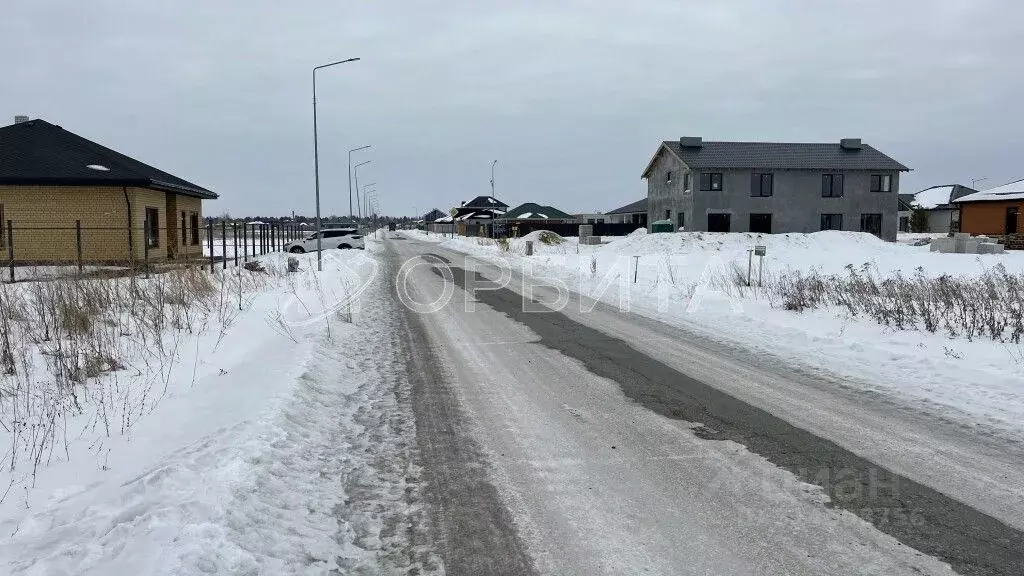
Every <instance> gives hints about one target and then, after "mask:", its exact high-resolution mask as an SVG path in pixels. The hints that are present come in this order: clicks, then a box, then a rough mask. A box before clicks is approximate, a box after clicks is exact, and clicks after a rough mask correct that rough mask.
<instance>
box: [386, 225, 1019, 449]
mask: <svg viewBox="0 0 1024 576" xmlns="http://www.w3.org/2000/svg"><path fill="white" fill-rule="evenodd" d="M405 234H407V235H409V236H410V237H413V238H416V239H417V240H421V241H432V242H439V243H443V246H444V247H445V248H449V249H452V250H456V251H460V252H463V253H465V254H468V255H471V256H473V257H475V258H478V259H480V260H482V261H485V262H490V263H500V262H505V263H507V264H509V265H510V266H511V267H512V268H513V269H514V270H516V271H520V272H524V271H525V274H524V276H530V277H533V278H535V279H537V278H540V279H543V282H548V283H551V282H554V283H558V282H563V283H564V284H565V285H566V286H567V287H568V288H569V289H571V290H573V291H577V292H579V293H581V294H584V295H588V296H594V297H596V298H597V299H600V300H602V301H605V302H607V303H609V304H612V305H618V306H620V307H622V306H628V308H629V309H630V310H631V311H633V312H635V313H639V314H642V315H645V316H649V317H652V318H657V319H660V320H662V321H665V322H668V323H670V324H673V325H678V326H684V327H686V328H689V329H693V330H698V331H700V332H701V333H703V334H706V335H707V337H709V338H713V339H717V340H720V341H725V342H730V343H734V344H738V345H741V346H743V347H745V348H747V349H749V350H751V353H752V354H755V355H756V354H768V355H772V356H777V357H780V358H782V359H785V360H786V361H789V362H791V363H793V364H794V365H795V366H799V367H801V368H802V369H806V370H810V371H821V372H823V373H828V374H835V375H839V376H841V377H843V380H844V381H845V385H848V386H850V387H854V388H857V389H861V390H867V391H871V392H874V393H880V394H883V395H890V396H895V397H898V398H900V399H902V400H903V401H908V402H911V403H912V404H913V405H915V406H917V407H920V408H923V409H925V410H926V411H929V412H932V413H934V414H936V415H939V416H941V417H944V418H951V419H953V420H954V421H956V422H958V423H960V424H962V425H964V426H967V427H970V428H974V429H976V430H977V431H978V432H981V433H995V434H999V435H1002V436H1004V437H1008V438H1011V439H1017V440H1020V439H1024V344H1013V343H1009V342H1007V343H1000V342H996V341H993V340H990V339H985V338H975V339H974V340H973V341H968V340H967V339H965V338H962V337H958V338H950V337H948V336H947V335H945V334H943V332H942V331H939V332H937V333H929V332H926V331H924V330H896V329H892V328H887V327H885V326H881V325H879V324H877V323H876V322H874V321H873V320H871V319H868V318H862V317H851V316H850V314H849V313H847V312H846V310H845V309H838V308H823V309H817V310H806V311H803V312H799V313H798V312H792V311H787V310H784V309H782V308H781V307H773V306H772V304H771V302H769V300H768V298H767V297H766V296H765V295H764V294H761V293H759V292H758V291H757V290H750V291H746V293H745V294H743V295H740V294H737V293H736V292H735V291H734V290H733V291H731V293H730V294H729V295H727V294H725V293H724V292H723V291H720V289H721V290H728V289H729V287H728V286H726V285H731V284H732V283H733V278H732V276H733V274H735V273H737V271H738V273H739V274H740V275H741V276H746V272H747V267H748V250H750V249H753V247H754V246H755V245H764V246H765V247H766V250H767V254H766V256H765V258H764V274H765V277H766V278H770V277H773V276H776V275H778V274H780V273H782V272H784V271H801V272H803V273H806V272H811V271H818V272H820V273H823V274H846V273H847V267H848V266H852V267H853V268H854V269H862V268H863V267H867V268H868V269H869V270H871V271H872V272H873V273H874V274H875V276H876V277H881V278H884V277H886V276H888V275H890V274H893V273H895V272H900V273H902V274H904V275H906V276H913V275H914V274H917V273H920V274H923V275H925V276H927V277H938V276H941V275H950V276H956V277H976V276H979V275H981V274H983V273H984V272H985V271H986V270H991V269H993V268H995V267H996V266H997V265H1002V266H1004V267H1005V269H1006V270H1007V271H1009V272H1011V273H1019V272H1021V271H1024V253H1021V252H1012V251H1011V252H1007V253H1006V254H1000V255H969V254H940V253H932V252H930V251H929V248H928V246H911V245H907V244H898V243H889V242H884V241H882V240H879V239H877V238H875V237H874V236H871V235H869V234H861V233H855V232H818V233H813V234H774V235H763V236H761V235H757V234H749V233H731V234H720V233H706V232H704V233H701V232H690V233H662V234H646V233H644V231H643V230H639V231H637V232H634V233H633V234H631V235H629V236H626V237H619V238H605V239H604V240H605V243H604V244H602V245H600V246H585V245H580V244H578V241H577V239H576V238H573V237H569V238H565V239H564V240H565V242H564V243H561V244H550V245H549V244H544V243H541V242H540V241H539V235H538V233H536V232H535V233H533V234H531V237H530V238H520V239H512V240H510V241H509V249H508V250H507V251H505V250H503V249H502V248H501V247H500V246H499V245H497V244H496V243H495V242H493V241H491V240H487V239H478V238H465V237H458V236H456V237H455V238H454V239H453V238H451V237H442V236H440V235H438V234H426V233H424V232H422V231H407V232H405ZM527 239H533V240H534V250H535V254H534V255H533V256H529V257H527V256H525V255H524V254H525V245H524V244H525V241H526V240H527ZM636 257H639V258H636ZM757 271H758V259H757V257H754V265H753V274H752V275H753V277H754V279H755V281H756V278H757ZM634 275H635V276H634ZM634 277H635V278H636V282H635V283H634ZM620 288H622V289H621V290H620Z"/></svg>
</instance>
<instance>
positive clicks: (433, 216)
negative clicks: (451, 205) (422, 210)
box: [423, 208, 447, 222]
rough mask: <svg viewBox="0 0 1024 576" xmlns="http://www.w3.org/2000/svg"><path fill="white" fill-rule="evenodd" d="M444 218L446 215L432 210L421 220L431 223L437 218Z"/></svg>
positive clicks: (435, 209)
mask: <svg viewBox="0 0 1024 576" xmlns="http://www.w3.org/2000/svg"><path fill="white" fill-rule="evenodd" d="M445 216H447V214H445V213H444V212H441V211H440V210H438V209H437V208H434V209H433V210H431V211H430V212H427V213H426V214H424V215H423V220H424V221H426V222H433V221H435V220H437V219H438V218H444V217H445Z"/></svg>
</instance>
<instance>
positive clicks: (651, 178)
mask: <svg viewBox="0 0 1024 576" xmlns="http://www.w3.org/2000/svg"><path fill="white" fill-rule="evenodd" d="M909 170H910V169H909V168H907V167H906V166H904V165H903V164H900V163H899V162H897V161H895V160H893V159H892V158H890V157H888V156H886V155H885V154H883V153H881V152H879V151H878V150H876V149H874V148H872V147H871V146H868V145H867V144H863V143H861V141H860V139H859V138H844V139H843V140H841V141H839V142H836V143H834V144H802V143H781V142H704V141H703V140H702V139H701V138H700V137H692V136H691V137H683V138H680V139H679V140H678V141H665V142H662V143H661V146H659V147H658V150H657V152H655V154H654V157H653V158H652V159H651V161H650V163H648V165H647V169H646V170H644V173H643V176H642V177H643V178H646V179H647V221H648V223H653V222H654V221H656V220H666V219H667V220H671V221H672V222H673V223H674V224H675V225H676V226H677V227H679V228H684V229H685V230H688V231H708V232H761V233H783V232H817V231H819V230H848V231H855V232H870V233H872V234H875V235H876V236H879V237H880V238H883V239H885V240H890V241H895V240H896V231H897V229H898V226H899V220H898V216H897V213H898V210H899V197H898V194H899V181H900V172H905V171H909Z"/></svg>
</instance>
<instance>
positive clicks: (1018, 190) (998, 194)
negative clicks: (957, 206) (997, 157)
mask: <svg viewBox="0 0 1024 576" xmlns="http://www.w3.org/2000/svg"><path fill="white" fill-rule="evenodd" d="M1000 200H1002V201H1006V200H1024V178H1022V179H1020V180H1015V181H1013V182H1010V183H1008V184H1003V185H1002V186H996V187H995V188H989V189H988V190H982V191H981V192H975V193H974V194H968V195H967V196H962V197H960V198H957V199H955V200H953V202H955V203H962V202H996V201H1000Z"/></svg>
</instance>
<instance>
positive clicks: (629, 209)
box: [606, 198, 647, 214]
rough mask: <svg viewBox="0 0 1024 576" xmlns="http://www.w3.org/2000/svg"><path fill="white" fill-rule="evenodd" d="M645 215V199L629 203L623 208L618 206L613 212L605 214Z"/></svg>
mask: <svg viewBox="0 0 1024 576" xmlns="http://www.w3.org/2000/svg"><path fill="white" fill-rule="evenodd" d="M641 212H642V213H644V214H646V213H647V198H641V199H639V200H637V201H636V202H630V203H629V204H626V205H625V206H620V207H618V208H616V209H615V210H609V211H608V212H606V214H639V213H641Z"/></svg>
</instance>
